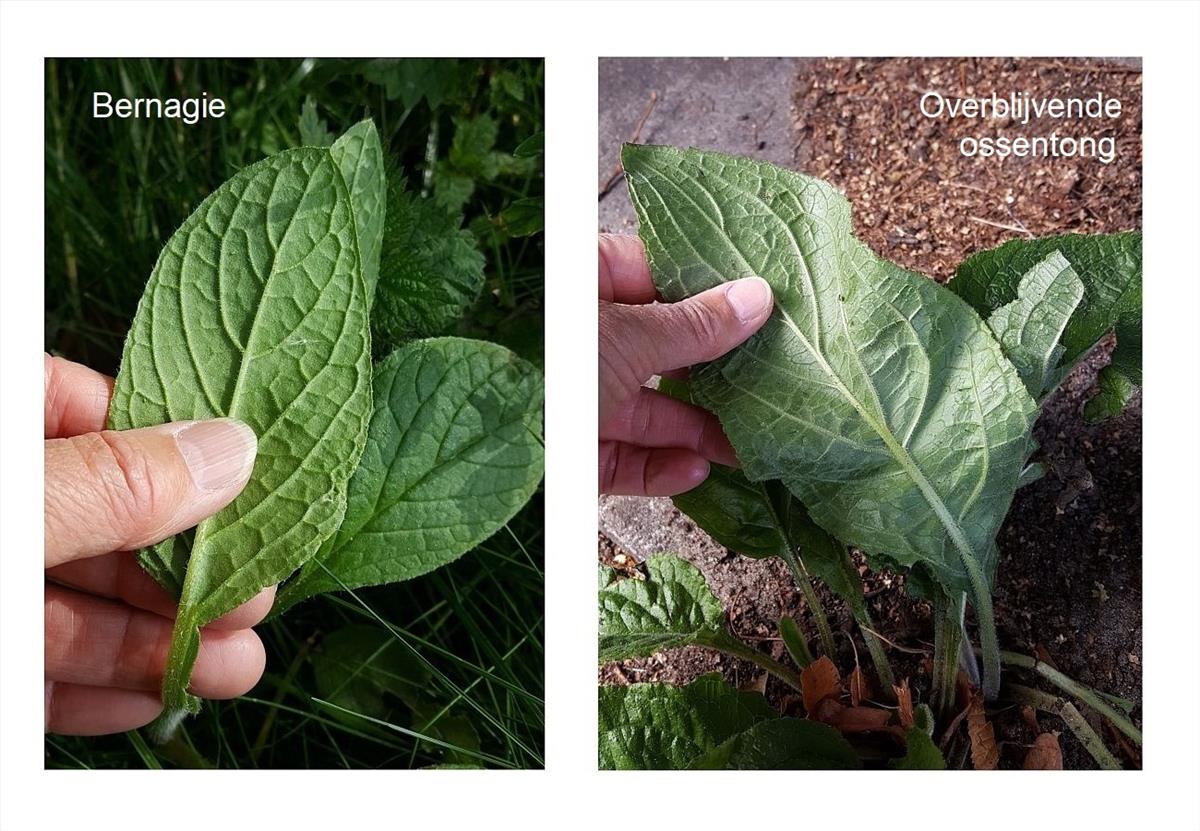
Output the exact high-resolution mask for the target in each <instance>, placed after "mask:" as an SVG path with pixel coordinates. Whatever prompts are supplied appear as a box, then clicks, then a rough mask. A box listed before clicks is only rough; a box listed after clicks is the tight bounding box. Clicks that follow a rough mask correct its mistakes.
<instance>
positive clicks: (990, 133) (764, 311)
mask: <svg viewBox="0 0 1200 831" xmlns="http://www.w3.org/2000/svg"><path fill="white" fill-rule="evenodd" d="M599 84H600V88H599V107H600V111H599V147H598V162H599V164H598V190H599V229H598V230H599V258H598V269H599V273H598V294H599V300H600V312H599V343H598V352H599V354H598V361H599V424H600V435H599V444H598V457H599V471H598V474H599V491H600V494H601V495H600V499H599V504H598V511H597V513H598V519H597V522H598V562H599V580H598V594H599V645H598V646H599V648H598V652H599V669H598V683H599V687H598V708H599V735H598V764H599V767H600V768H601V769H626V770H637V769H677V770H682V769H924V770H971V769H974V770H996V769H1018V770H1019V769H1027V770H1091V769H1126V770H1133V769H1140V768H1141V766H1142V764H1141V758H1142V734H1141V726H1142V717H1143V713H1142V707H1141V699H1142V669H1143V667H1142V655H1143V649H1142V421H1141V403H1142V397H1141V382H1142V379H1141V325H1142V236H1141V225H1142V136H1141V131H1142V66H1141V60H1140V59H1139V58H1083V57H1070V58H1053V57H1038V58H670V59H668V58H661V59H644V58H643V59H634V58H616V59H604V58H602V59H601V60H600V64H599Z"/></svg>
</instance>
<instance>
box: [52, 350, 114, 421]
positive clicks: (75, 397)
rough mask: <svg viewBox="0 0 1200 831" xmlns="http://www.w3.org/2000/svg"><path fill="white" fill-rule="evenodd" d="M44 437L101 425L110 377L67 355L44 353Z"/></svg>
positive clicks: (106, 413)
mask: <svg viewBox="0 0 1200 831" xmlns="http://www.w3.org/2000/svg"><path fill="white" fill-rule="evenodd" d="M44 366H45V377H46V396H45V402H46V403H45V411H46V421H45V432H46V435H45V437H46V438H48V439H67V438H70V437H72V436H80V435H83V434H84V433H96V432H99V431H100V430H103V429H104V422H105V421H106V420H107V418H108V400H109V399H110V398H112V389H113V379H112V378H109V377H108V376H107V375H101V374H100V373H99V372H96V371H95V370H92V369H88V368H87V367H86V366H84V365H83V364H77V363H75V362H74V361H68V360H67V359H66V358H54V357H51V356H49V355H46V356H45V363H44Z"/></svg>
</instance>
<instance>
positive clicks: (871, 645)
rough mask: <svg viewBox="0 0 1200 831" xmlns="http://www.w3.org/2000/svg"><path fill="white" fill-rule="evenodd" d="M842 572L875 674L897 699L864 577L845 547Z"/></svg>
mask: <svg viewBox="0 0 1200 831" xmlns="http://www.w3.org/2000/svg"><path fill="white" fill-rule="evenodd" d="M842 571H843V572H844V573H845V575H846V580H847V581H848V582H849V583H850V586H851V591H850V593H851V596H850V597H849V598H848V600H849V601H850V613H851V614H852V615H854V620H855V622H856V623H857V624H858V628H859V630H861V631H862V636H863V640H864V641H865V642H866V644H867V652H869V653H871V662H872V663H874V664H875V674H876V675H877V676H879V683H880V684H881V685H882V686H883V690H882V692H883V695H884V697H885V698H886V699H887V700H888V701H891V700H893V699H894V698H895V691H894V688H895V686H896V676H895V675H893V674H892V665H891V664H890V663H889V662H888V658H887V653H886V652H884V651H883V641H882V640H880V639H879V636H878V635H876V634H875V622H874V621H873V620H871V612H870V610H868V609H867V598H866V594H867V592H866V586H864V585H863V580H862V575H861V574H859V573H858V569H856V568H855V567H854V563H853V562H852V561H851V560H850V552H849V551H848V550H845V548H844V547H843V556H842Z"/></svg>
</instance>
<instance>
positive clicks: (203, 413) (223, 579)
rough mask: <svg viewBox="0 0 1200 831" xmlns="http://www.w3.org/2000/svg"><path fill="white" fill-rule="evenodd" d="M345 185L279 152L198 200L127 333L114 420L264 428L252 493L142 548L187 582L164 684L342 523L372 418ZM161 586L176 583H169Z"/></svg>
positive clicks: (117, 423)
mask: <svg viewBox="0 0 1200 831" xmlns="http://www.w3.org/2000/svg"><path fill="white" fill-rule="evenodd" d="M358 238H359V235H358V233H357V230H356V220H355V210H354V205H353V202H352V199H351V193H350V191H349V189H348V188H347V186H346V182H345V181H344V179H343V177H342V173H341V170H340V169H339V167H338V164H337V162H336V160H335V158H334V156H333V155H332V154H331V152H330V151H329V150H326V149H317V148H301V149H298V150H288V151H284V152H283V153H280V154H278V155H277V156H272V157H270V158H268V159H266V160H264V161H262V162H259V163H257V164H254V165H251V166H250V167H247V168H246V169H245V170H242V171H241V172H240V173H238V174H237V175H235V176H234V177H233V178H232V179H230V180H229V181H228V182H226V183H225V184H224V185H222V186H221V187H220V188H218V189H217V190H216V191H214V192H213V193H212V194H211V195H210V196H209V197H208V198H207V199H205V200H204V201H203V202H202V203H201V204H200V206H199V207H198V208H197V209H196V211H195V213H193V214H192V215H191V216H190V217H188V218H187V219H186V220H185V221H184V223H183V225H182V226H181V227H180V228H179V230H178V231H176V232H175V233H174V234H173V235H172V236H171V238H170V240H169V241H168V242H167V244H166V247H165V248H164V249H163V252H162V254H161V255H160V256H159V260H158V263H157V264H156V265H155V267H154V271H153V273H152V274H151V276H150V280H149V282H148V283H147V285H146V290H145V293H144V294H143V296H142V300H141V302H140V303H139V305H138V311H137V314H136V316H135V318H134V321H133V325H132V328H131V329H130V332H129V335H128V338H127V340H126V343H125V350H124V355H123V358H122V361H121V369H120V373H119V374H118V376H117V381H116V386H115V389H114V391H113V401H112V406H111V410H110V413H109V425H110V426H111V427H112V428H113V429H117V430H123V429H129V428H132V427H143V426H148V425H154V424H161V423H163V422H168V421H178V420H187V419H203V418H216V417H222V416H229V417H233V418H237V419H240V420H241V421H243V422H245V423H246V424H248V425H249V426H250V427H251V428H253V430H254V432H255V433H256V434H257V436H258V458H257V461H256V462H255V466H254V472H253V474H252V475H251V477H250V481H249V483H248V484H247V485H246V488H245V490H243V491H242V493H241V494H240V495H239V496H238V497H237V498H236V499H235V500H234V501H233V502H232V503H230V504H229V505H228V506H227V507H226V508H224V509H223V510H221V511H220V512H219V513H217V514H216V515H215V516H212V517H210V518H208V519H206V520H204V521H203V522H201V523H200V524H199V525H198V526H197V527H196V529H195V532H194V537H193V541H192V543H191V546H190V556H189V557H187V558H184V557H180V556H178V554H179V553H180V551H181V549H183V548H185V547H186V538H185V537H179V538H176V539H174V540H168V541H166V543H165V544H163V545H161V546H159V547H158V551H157V553H155V552H147V553H146V554H145V556H144V558H143V561H144V562H145V563H146V565H147V568H148V570H150V572H151V573H152V574H154V575H155V576H157V577H159V578H160V579H161V578H162V577H163V574H164V573H165V572H168V571H169V570H170V569H171V568H178V567H179V566H181V565H182V564H184V563H186V574H185V575H182V576H181V575H175V577H176V578H181V579H178V582H179V584H180V588H181V596H180V602H179V612H178V616H177V617H176V621H175V632H174V635H173V637H172V643H171V652H170V657H169V659H168V665H167V670H166V675H165V678H164V681H163V701H164V703H165V704H166V705H167V707H168V708H169V709H172V710H181V709H186V710H190V711H195V710H196V709H197V708H198V706H199V702H198V701H197V700H196V699H195V698H194V697H192V696H190V695H188V694H187V692H186V688H187V684H188V679H189V678H190V676H191V669H192V665H193V663H194V662H195V658H196V655H197V651H198V649H199V644H200V631H199V630H200V627H201V626H203V625H204V624H206V623H208V622H209V621H211V620H213V619H215V618H217V617H219V616H220V615H222V614H224V613H225V612H227V611H229V610H231V609H233V608H234V607H236V606H238V605H239V604H241V603H243V602H245V601H246V600H249V599H250V598H251V597H253V596H254V595H255V594H257V593H258V592H259V591H260V590H261V589H262V588H264V587H266V586H270V585H273V584H275V583H277V582H279V581H280V580H282V579H284V578H285V577H287V576H288V575H289V574H291V573H292V572H293V571H294V570H295V569H297V568H298V567H300V566H301V565H302V564H303V563H304V562H305V561H307V560H308V559H309V558H310V557H312V556H313V555H314V554H316V552H317V550H318V549H319V548H320V546H321V544H322V542H323V541H324V540H325V539H326V538H327V537H330V536H331V535H332V534H333V533H334V531H335V530H336V529H337V527H338V525H339V523H340V522H341V519H342V515H343V513H344V512H345V508H346V486H347V482H348V480H349V478H350V474H351V473H352V472H353V470H354V468H355V466H356V465H357V463H358V458H359V456H360V455H361V453H362V448H363V444H364V441H365V438H366V428H367V423H368V421H369V417H370V412H371V410H370V408H371V393H370V378H371V366H370V334H369V328H368V321H367V291H366V285H365V282H364V279H363V270H362V265H361V262H360V259H359V249H358ZM163 582H164V583H165V584H166V585H168V587H170V581H166V580H164V581H163Z"/></svg>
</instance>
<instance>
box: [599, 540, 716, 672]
mask: <svg viewBox="0 0 1200 831" xmlns="http://www.w3.org/2000/svg"><path fill="white" fill-rule="evenodd" d="M646 572H647V575H648V576H647V578H646V579H645V580H634V579H626V580H617V581H616V582H614V583H610V584H609V585H607V586H604V587H602V588H601V589H600V661H601V662H602V663H603V662H607V661H621V660H624V659H626V658H642V657H646V656H649V655H653V654H654V653H655V652H661V651H662V650H664V649H672V648H674V647H677V646H687V645H689V644H698V645H708V646H714V645H717V644H721V645H725V644H726V643H727V642H728V641H729V640H731V638H730V636H729V635H728V634H727V633H726V630H725V610H724V609H722V608H721V602H720V601H719V600H717V598H716V596H715V595H714V594H713V593H712V591H711V590H710V589H709V588H708V584H707V583H706V582H705V581H704V575H703V574H701V573H700V570H699V569H698V568H696V567H695V566H694V565H692V564H691V563H689V562H687V561H686V560H683V559H680V558H679V557H676V556H675V555H674V554H655V555H654V556H652V557H650V558H648V559H647V560H646Z"/></svg>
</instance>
